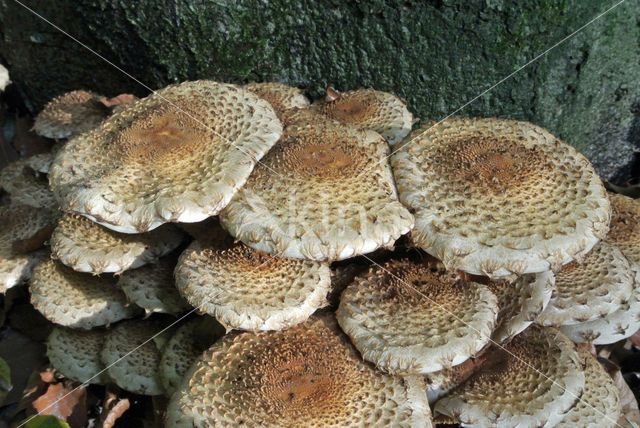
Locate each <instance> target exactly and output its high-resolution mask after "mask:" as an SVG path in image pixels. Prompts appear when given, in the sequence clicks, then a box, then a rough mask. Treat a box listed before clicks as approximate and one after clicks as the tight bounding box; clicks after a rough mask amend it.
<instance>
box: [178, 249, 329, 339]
mask: <svg viewBox="0 0 640 428" xmlns="http://www.w3.org/2000/svg"><path fill="white" fill-rule="evenodd" d="M175 277H176V287H177V288H178V290H179V291H180V293H181V294H182V295H183V296H184V297H185V298H186V299H187V301H188V302H189V303H190V304H191V305H193V306H195V307H197V308H198V309H199V310H200V311H202V312H205V313H207V314H209V315H212V316H214V317H216V319H217V320H218V321H219V322H220V323H221V324H222V325H224V326H225V327H226V328H227V329H234V328H236V329H242V330H280V329H284V328H288V327H291V326H293V325H295V324H298V323H301V322H303V321H305V320H306V319H307V318H309V316H310V315H311V314H312V313H313V312H314V311H315V310H316V309H318V308H320V307H323V306H325V305H326V302H327V301H326V296H327V293H328V292H329V290H330V287H331V271H330V269H329V265H328V264H326V263H322V262H315V261H311V260H300V259H288V258H284V257H277V256H271V255H269V254H265V253H263V252H261V251H256V250H254V249H252V248H249V247H247V246H246V245H244V244H235V245H227V243H225V242H217V243H216V242H210V243H207V244H203V243H200V242H199V241H194V242H193V243H191V245H190V246H189V247H188V248H187V249H186V250H185V251H184V252H183V253H182V255H181V256H180V259H179V261H178V265H177V266H176V270H175Z"/></svg>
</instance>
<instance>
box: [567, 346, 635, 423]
mask: <svg viewBox="0 0 640 428" xmlns="http://www.w3.org/2000/svg"><path fill="white" fill-rule="evenodd" d="M578 355H579V356H580V358H582V359H583V360H584V361H585V369H584V378H585V382H584V392H583V393H582V396H581V397H580V401H579V402H578V404H576V406H575V407H574V408H573V409H571V411H569V413H567V414H566V416H565V417H564V418H562V420H561V421H560V422H559V423H558V424H557V425H556V428H562V427H564V428H570V427H584V428H609V427H615V426H618V419H619V418H620V416H622V405H621V403H620V393H619V390H618V387H617V386H616V385H615V383H614V381H613V379H612V378H611V376H609V373H607V371H606V370H605V369H604V367H602V365H601V364H600V363H599V362H598V359H597V358H596V357H594V356H593V355H591V353H590V352H589V351H587V350H586V349H584V348H578Z"/></svg>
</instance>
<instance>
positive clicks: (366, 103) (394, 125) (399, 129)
mask: <svg viewBox="0 0 640 428" xmlns="http://www.w3.org/2000/svg"><path fill="white" fill-rule="evenodd" d="M406 104H407V103H406V102H404V101H403V100H401V99H400V98H398V97H396V96H395V95H393V94H390V93H389V92H382V91H377V90H375V89H357V90H354V91H347V92H337V91H336V90H335V89H333V88H328V89H327V97H325V98H324V99H320V100H317V101H315V102H314V103H313V107H312V108H313V109H314V110H315V111H317V112H319V113H321V114H323V115H325V116H327V117H330V118H331V119H334V120H337V121H338V122H340V123H344V124H348V125H354V126H357V127H359V128H367V129H371V130H373V131H376V132H378V133H379V134H380V135H382V136H383V137H384V138H385V139H386V140H387V142H388V143H389V144H391V145H394V144H396V143H398V142H400V141H402V139H403V138H404V137H406V136H407V134H408V133H409V132H410V131H411V127H412V126H413V123H414V119H413V115H412V114H411V112H410V111H409V110H408V109H407V105H406Z"/></svg>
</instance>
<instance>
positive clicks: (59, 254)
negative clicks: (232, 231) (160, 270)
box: [50, 213, 185, 274]
mask: <svg viewBox="0 0 640 428" xmlns="http://www.w3.org/2000/svg"><path fill="white" fill-rule="evenodd" d="M184 238H185V235H184V234H183V233H182V232H181V231H180V230H179V229H178V228H177V227H176V226H174V225H172V224H165V225H162V226H160V227H159V228H157V229H154V230H152V231H150V232H146V233H142V234H127V233H120V232H116V231H114V230H111V229H107V228H106V227H103V226H100V225H99V224H97V223H94V222H92V221H91V220H89V219H88V218H86V217H83V216H81V215H78V214H73V213H67V214H65V215H64V216H62V218H61V219H60V220H59V221H58V226H57V227H56V228H55V230H54V231H53V234H52V235H51V241H50V242H51V252H52V253H53V255H54V257H55V258H57V259H58V260H60V261H61V262H62V263H64V264H65V265H67V266H69V267H71V268H73V269H74V270H77V271H78V272H90V273H94V274H100V273H103V272H116V273H120V272H123V271H126V270H127V269H135V268H137V267H140V266H144V265H146V264H147V263H153V262H155V261H157V260H158V258H160V257H162V256H164V255H166V254H168V253H169V252H171V251H173V250H174V249H175V248H176V247H177V246H178V245H180V244H181V243H182V241H183V240H184Z"/></svg>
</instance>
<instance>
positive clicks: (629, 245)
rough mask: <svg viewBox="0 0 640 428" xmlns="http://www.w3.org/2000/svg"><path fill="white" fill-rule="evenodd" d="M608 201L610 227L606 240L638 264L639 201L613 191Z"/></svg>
mask: <svg viewBox="0 0 640 428" xmlns="http://www.w3.org/2000/svg"><path fill="white" fill-rule="evenodd" d="M609 201H611V228H610V229H609V234H608V235H607V237H606V240H607V241H608V242H609V243H611V244H613V245H615V246H616V247H618V248H619V249H620V250H621V251H622V252H623V253H624V255H625V256H627V258H628V259H629V260H630V261H632V262H634V263H637V264H640V201H638V200H637V199H632V198H629V197H627V196H624V195H618V194H614V193H610V194H609Z"/></svg>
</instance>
